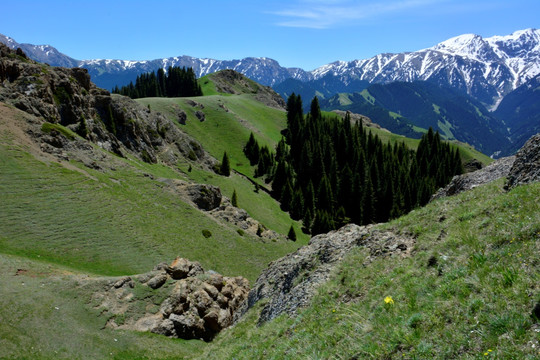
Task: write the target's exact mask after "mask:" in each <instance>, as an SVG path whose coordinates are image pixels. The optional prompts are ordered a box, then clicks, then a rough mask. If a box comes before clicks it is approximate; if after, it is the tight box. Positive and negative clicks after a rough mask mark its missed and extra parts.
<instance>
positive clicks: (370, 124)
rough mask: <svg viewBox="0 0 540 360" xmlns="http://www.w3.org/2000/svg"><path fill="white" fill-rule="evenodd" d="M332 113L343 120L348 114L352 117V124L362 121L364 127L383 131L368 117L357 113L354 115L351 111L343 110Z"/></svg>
mask: <svg viewBox="0 0 540 360" xmlns="http://www.w3.org/2000/svg"><path fill="white" fill-rule="evenodd" d="M332 112H333V113H336V114H338V115H339V116H341V117H342V118H345V115H347V113H349V115H350V116H351V122H352V123H353V124H355V123H357V122H359V121H360V122H361V124H362V125H363V126H367V127H372V128H375V129H383V128H382V127H381V126H380V125H379V124H376V123H374V122H373V121H371V119H370V118H369V117H367V116H365V115H361V114H356V113H352V112H350V111H343V110H332ZM383 130H386V129H383ZM386 131H388V130H386Z"/></svg>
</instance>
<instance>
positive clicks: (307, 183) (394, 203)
mask: <svg viewBox="0 0 540 360" xmlns="http://www.w3.org/2000/svg"><path fill="white" fill-rule="evenodd" d="M284 135H285V136H284V138H282V139H281V141H280V142H279V143H278V145H277V146H276V151H275V152H271V151H270V150H269V149H268V148H267V147H264V146H263V147H260V146H259V144H258V142H257V141H256V139H255V137H254V135H253V134H251V135H250V138H249V140H248V142H247V143H246V146H245V147H244V152H245V154H246V156H247V158H248V159H249V160H250V163H251V164H252V165H257V167H256V170H255V176H266V179H267V181H268V182H270V181H271V183H272V195H273V197H274V198H276V199H277V200H279V201H280V204H281V208H282V210H284V211H288V212H289V213H290V215H291V217H292V218H293V219H295V220H302V221H303V225H304V230H305V231H306V232H311V234H313V235H316V234H319V233H324V232H328V231H330V230H333V229H337V228H339V227H341V226H343V225H344V224H346V223H349V222H354V223H357V224H369V223H374V222H385V221H388V220H389V219H392V218H396V217H398V216H401V215H402V214H404V213H407V212H408V211H410V210H412V209H413V208H415V207H417V206H422V205H424V204H426V203H427V202H428V201H429V199H430V197H431V195H432V194H433V193H434V192H435V191H436V190H437V189H438V188H439V187H442V186H444V185H446V184H447V183H448V182H449V181H450V180H451V179H452V177H453V176H454V175H456V174H461V173H462V172H463V167H462V163H461V158H460V154H459V150H458V149H457V148H455V149H454V148H452V147H451V146H450V145H449V144H448V143H444V142H442V141H441V138H440V136H439V133H438V132H434V131H433V129H431V128H430V129H429V131H428V132H427V133H426V134H424V135H423V136H422V138H421V140H420V143H419V145H418V149H417V151H414V150H410V149H408V148H407V147H406V145H405V143H403V142H399V143H395V144H394V145H392V144H390V143H386V144H385V143H383V142H382V141H381V140H380V139H379V138H378V137H377V136H375V135H373V134H372V133H371V131H368V130H365V129H364V127H363V126H362V123H361V122H355V123H354V124H353V123H352V122H351V119H350V116H349V115H348V114H347V116H346V117H345V118H344V119H342V120H341V121H340V120H336V119H335V118H328V117H326V116H323V115H322V113H321V110H320V107H319V103H318V100H317V98H316V97H315V98H314V99H313V101H312V102H311V107H310V112H309V113H308V114H307V115H306V116H304V114H303V110H302V100H301V98H300V96H297V95H295V94H292V95H291V96H290V97H289V99H288V101H287V128H286V129H285V130H284Z"/></svg>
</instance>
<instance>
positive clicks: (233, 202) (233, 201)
mask: <svg viewBox="0 0 540 360" xmlns="http://www.w3.org/2000/svg"><path fill="white" fill-rule="evenodd" d="M231 205H232V206H234V207H238V195H236V189H234V190H233V193H232V197H231Z"/></svg>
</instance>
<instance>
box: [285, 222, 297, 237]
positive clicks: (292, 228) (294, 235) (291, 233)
mask: <svg viewBox="0 0 540 360" xmlns="http://www.w3.org/2000/svg"><path fill="white" fill-rule="evenodd" d="M287 237H288V238H289V240H292V241H296V232H295V231H294V227H293V226H292V225H291V227H290V228H289V233H288V234H287Z"/></svg>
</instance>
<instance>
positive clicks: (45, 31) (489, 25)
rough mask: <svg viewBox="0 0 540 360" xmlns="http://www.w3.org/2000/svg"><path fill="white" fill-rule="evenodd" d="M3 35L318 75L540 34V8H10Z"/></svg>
mask: <svg viewBox="0 0 540 360" xmlns="http://www.w3.org/2000/svg"><path fill="white" fill-rule="evenodd" d="M3 2H4V4H2V5H1V7H0V8H1V9H2V13H3V14H2V20H1V22H0V33H2V34H4V35H7V36H10V37H12V38H14V39H15V40H16V41H18V42H20V43H32V44H37V45H41V44H48V45H52V46H54V47H56V48H57V49H58V50H60V51H61V52H63V53H65V54H66V55H69V56H71V57H73V58H75V59H96V58H100V59H124V60H151V59H156V58H162V57H170V56H180V55H190V56H194V57H208V58H214V59H220V60H230V59H241V58H243V57H248V56H255V57H269V58H273V59H275V60H277V61H279V62H280V64H281V65H283V66H287V67H301V68H303V69H305V70H312V69H314V68H316V67H319V66H321V65H324V64H327V63H330V62H333V61H336V60H354V59H365V58H369V57H371V56H373V55H376V54H378V53H383V52H392V53H393V52H402V51H414V50H419V49H423V48H426V47H430V46H433V45H435V44H436V43H438V42H441V41H443V40H446V39H448V38H450V37H453V36H457V35H460V34H465V33H475V34H479V35H482V36H484V37H489V36H492V35H507V34H510V33H512V32H514V31H516V30H521V29H526V28H539V27H540V16H539V14H540V1H539V0H504V1H503V0H489V1H486V0H473V1H471V0H465V1H462V0H387V1H383V0H366V1H352V0H287V1H281V0H280V1H277V0H265V1H257V0H251V1H247V0H230V1H228V0H214V1H204V0H198V1H191V0H186V1H184V0H177V1H173V0H169V1H158V0H154V1H140V0H122V1H120V0H109V1H102V0H97V1H81V0H72V1H67V0H65V1H60V0H59V1H27V0H17V1H9V0H4V1H3Z"/></svg>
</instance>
